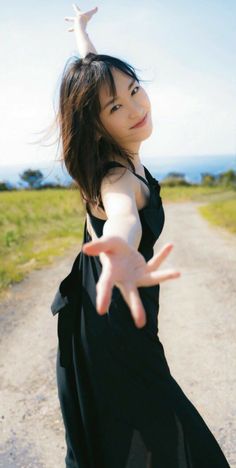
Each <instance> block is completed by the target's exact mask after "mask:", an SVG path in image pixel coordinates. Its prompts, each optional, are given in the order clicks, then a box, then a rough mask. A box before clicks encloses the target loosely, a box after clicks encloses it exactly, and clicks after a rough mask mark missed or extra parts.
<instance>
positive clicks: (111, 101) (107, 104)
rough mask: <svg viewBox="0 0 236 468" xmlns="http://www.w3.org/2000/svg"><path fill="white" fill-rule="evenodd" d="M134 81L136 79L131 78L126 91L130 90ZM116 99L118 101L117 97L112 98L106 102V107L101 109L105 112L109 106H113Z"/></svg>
mask: <svg viewBox="0 0 236 468" xmlns="http://www.w3.org/2000/svg"><path fill="white" fill-rule="evenodd" d="M135 81H136V79H135V78H133V79H132V81H131V82H130V84H129V86H128V89H130V88H131V87H132V86H133V84H134V82H135ZM117 99H119V96H117V97H115V98H112V99H111V100H110V101H108V102H107V103H106V105H105V106H104V107H103V110H105V109H106V108H107V107H108V106H109V105H110V104H113V103H114V102H115V101H117Z"/></svg>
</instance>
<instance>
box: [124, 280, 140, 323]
mask: <svg viewBox="0 0 236 468" xmlns="http://www.w3.org/2000/svg"><path fill="white" fill-rule="evenodd" d="M120 289H121V293H122V295H123V296H124V299H125V301H126V302H127V304H128V306H129V307H130V311H131V315H132V317H133V319H134V322H135V325H136V326H137V327H138V328H142V327H144V325H145V324H146V312H145V310H144V307H143V303H142V301H141V299H140V296H139V292H138V290H137V288H136V287H135V286H133V285H125V287H124V286H123V287H122V288H120Z"/></svg>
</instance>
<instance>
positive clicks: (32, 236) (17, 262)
mask: <svg viewBox="0 0 236 468" xmlns="http://www.w3.org/2000/svg"><path fill="white" fill-rule="evenodd" d="M161 197H162V200H163V202H164V203H169V202H172V203H174V202H187V201H189V200H192V201H199V202H204V206H200V207H199V208H198V209H199V211H200V213H201V214H202V216H204V217H205V218H206V219H207V220H208V221H209V222H211V223H213V224H215V225H218V226H222V227H223V228H225V229H227V230H229V231H230V232H232V233H235V232H236V191H234V190H229V189H225V188H223V187H203V186H196V187H194V186H192V187H184V186H183V187H166V186H164V185H163V186H162V187H161ZM0 206H1V211H0V228H1V229H0V256H1V264H0V295H1V294H2V293H3V292H4V291H5V290H6V288H7V287H8V286H9V285H10V284H13V283H15V282H18V281H21V280H22V279H23V278H24V277H25V275H26V274H27V273H29V272H30V271H31V270H32V269H36V268H41V267H42V266H43V265H47V264H49V263H51V262H52V261H53V259H54V258H55V257H57V256H59V255H63V253H64V252H65V251H66V249H68V248H69V247H70V246H73V245H76V243H77V244H78V252H79V250H80V245H81V240H82V234H83V232H82V230H83V223H84V217H85V210H84V206H83V204H82V203H81V201H80V197H79V192H78V191H77V190H75V189H44V190H24V191H13V192H0Z"/></svg>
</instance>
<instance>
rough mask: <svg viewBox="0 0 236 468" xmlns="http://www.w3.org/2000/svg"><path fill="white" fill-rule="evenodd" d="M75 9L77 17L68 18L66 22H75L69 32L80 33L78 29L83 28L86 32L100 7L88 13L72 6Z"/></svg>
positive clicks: (74, 5)
mask: <svg viewBox="0 0 236 468" xmlns="http://www.w3.org/2000/svg"><path fill="white" fill-rule="evenodd" d="M72 6H73V9H74V11H75V14H76V16H73V17H72V16H66V17H65V20H66V21H73V23H74V24H73V26H72V27H71V28H69V29H68V31H69V32H71V31H75V32H76V31H78V29H79V28H80V29H81V28H82V29H83V30H84V31H85V29H86V26H87V23H88V21H89V20H90V19H91V18H92V16H93V15H94V13H96V12H97V10H98V7H95V8H93V9H92V10H88V11H86V12H82V11H81V9H80V8H79V7H78V6H77V5H76V4H75V3H73V4H72Z"/></svg>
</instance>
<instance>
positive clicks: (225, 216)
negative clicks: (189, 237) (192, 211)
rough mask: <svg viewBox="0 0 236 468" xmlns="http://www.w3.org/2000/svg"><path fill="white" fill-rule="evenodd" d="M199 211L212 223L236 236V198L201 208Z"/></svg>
mask: <svg viewBox="0 0 236 468" xmlns="http://www.w3.org/2000/svg"><path fill="white" fill-rule="evenodd" d="M198 209H199V212H200V213H201V215H202V216H204V218H206V219H207V220H208V221H209V222H210V223H212V224H214V225H215V226H220V227H222V228H224V229H226V230H227V231H229V232H231V233H233V234H236V197H235V198H234V199H231V200H223V201H216V202H213V203H210V204H208V205H205V206H200V207H199V208H198Z"/></svg>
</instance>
